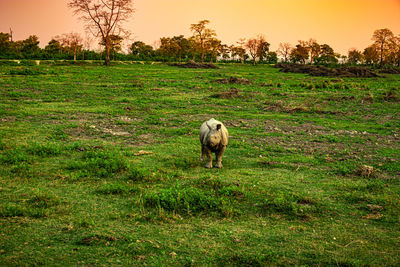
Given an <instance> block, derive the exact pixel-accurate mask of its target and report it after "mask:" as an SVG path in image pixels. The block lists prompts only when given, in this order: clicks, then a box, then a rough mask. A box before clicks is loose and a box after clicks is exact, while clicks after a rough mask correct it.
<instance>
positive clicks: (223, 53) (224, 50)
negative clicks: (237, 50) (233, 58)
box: [219, 44, 230, 60]
mask: <svg viewBox="0 0 400 267" xmlns="http://www.w3.org/2000/svg"><path fill="white" fill-rule="evenodd" d="M229 49H230V48H229V47H228V45H226V44H222V45H220V47H219V54H220V55H221V56H222V58H223V59H224V60H227V59H228V58H229Z"/></svg>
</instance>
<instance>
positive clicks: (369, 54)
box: [363, 44, 379, 65]
mask: <svg viewBox="0 0 400 267" xmlns="http://www.w3.org/2000/svg"><path fill="white" fill-rule="evenodd" d="M363 56H364V60H365V63H366V64H368V65H371V64H378V62H379V51H378V47H377V46H376V45H374V44H373V45H370V46H368V47H367V48H365V49H364V52H363Z"/></svg>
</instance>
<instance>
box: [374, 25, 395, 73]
mask: <svg viewBox="0 0 400 267" xmlns="http://www.w3.org/2000/svg"><path fill="white" fill-rule="evenodd" d="M393 37H394V34H393V32H392V31H391V30H389V29H387V28H385V29H380V30H376V31H375V32H374V34H373V36H372V40H373V41H375V42H374V44H375V45H376V46H377V47H378V48H379V65H380V66H382V64H383V61H384V56H385V53H386V52H387V51H388V49H389V47H388V44H389V40H390V39H392V38H393Z"/></svg>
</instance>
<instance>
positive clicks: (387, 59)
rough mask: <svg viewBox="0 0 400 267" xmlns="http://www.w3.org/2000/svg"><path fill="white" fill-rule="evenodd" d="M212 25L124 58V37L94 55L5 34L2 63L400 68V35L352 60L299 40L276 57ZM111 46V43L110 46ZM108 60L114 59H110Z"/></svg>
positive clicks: (264, 44)
mask: <svg viewBox="0 0 400 267" xmlns="http://www.w3.org/2000/svg"><path fill="white" fill-rule="evenodd" d="M209 23H210V21H208V20H202V21H200V22H198V23H195V24H191V25H190V30H191V32H192V36H190V37H188V38H186V37H185V36H184V35H178V36H172V37H162V38H160V40H159V42H158V45H157V47H156V48H155V47H153V46H151V45H148V44H146V43H144V42H142V41H135V42H132V43H131V44H130V45H129V48H128V52H122V41H123V40H124V37H123V36H121V35H116V34H108V36H107V37H106V38H104V37H101V38H99V40H100V42H99V45H101V46H104V47H105V50H104V51H102V52H96V51H94V50H92V49H90V43H91V38H89V37H88V38H85V39H84V38H82V37H81V36H80V35H79V34H77V33H66V34H62V35H59V36H55V37H53V38H52V39H51V40H50V41H49V42H48V44H47V45H46V46H45V47H44V48H43V49H41V48H40V47H39V38H38V37H37V36H36V35H32V36H29V37H28V38H27V39H25V40H20V41H13V40H12V36H11V35H10V34H9V33H0V58H2V59H48V60H59V59H67V60H101V59H103V60H106V61H110V60H140V61H163V62H182V61H184V62H186V61H189V60H193V61H199V62H217V61H222V62H241V63H245V62H251V63H252V64H254V65H255V64H258V63H268V64H274V63H276V62H278V61H280V62H290V63H298V64H320V65H321V64H322V65H329V64H337V63H349V64H365V65H378V66H387V65H392V66H400V35H397V36H396V35H395V34H394V33H393V32H392V31H391V30H389V29H379V30H376V31H375V32H374V33H373V36H372V41H373V43H372V44H371V45H370V46H368V47H367V48H365V49H364V50H363V51H360V50H357V49H354V48H352V49H350V50H349V51H348V54H347V55H340V54H339V53H336V52H335V51H334V50H333V48H332V47H331V46H329V45H328V44H319V43H318V42H317V41H316V40H315V39H309V40H308V41H302V40H299V41H298V43H297V44H296V45H295V46H293V45H291V44H289V43H280V44H279V48H278V49H277V50H276V51H270V43H269V42H268V41H267V40H266V38H265V37H264V36H263V35H258V36H256V37H254V38H250V39H247V40H246V39H244V38H241V39H239V40H238V41H237V42H236V43H235V44H232V45H226V44H223V43H222V41H221V40H219V39H218V38H217V34H216V32H215V31H214V30H213V29H211V28H209V27H208V25H209ZM105 40H106V41H105ZM107 55H108V58H107Z"/></svg>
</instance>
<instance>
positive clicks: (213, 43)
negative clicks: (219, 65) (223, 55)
mask: <svg viewBox="0 0 400 267" xmlns="http://www.w3.org/2000/svg"><path fill="white" fill-rule="evenodd" d="M221 45H222V44H221V41H220V40H218V39H217V38H213V39H211V40H210V41H209V42H208V50H209V51H210V54H211V60H212V59H215V62H217V58H218V56H219V51H220V47H221Z"/></svg>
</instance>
